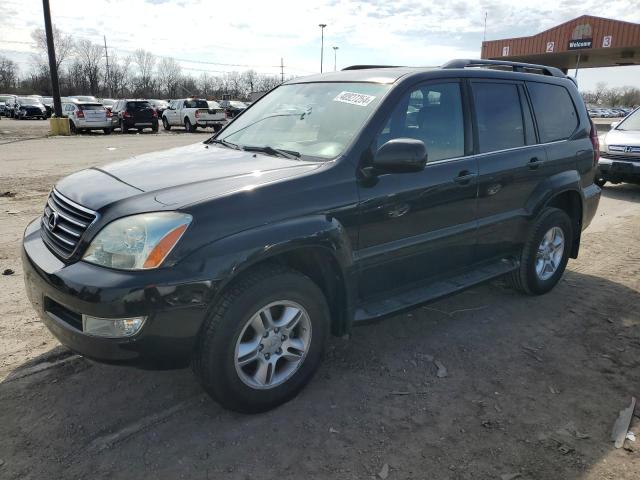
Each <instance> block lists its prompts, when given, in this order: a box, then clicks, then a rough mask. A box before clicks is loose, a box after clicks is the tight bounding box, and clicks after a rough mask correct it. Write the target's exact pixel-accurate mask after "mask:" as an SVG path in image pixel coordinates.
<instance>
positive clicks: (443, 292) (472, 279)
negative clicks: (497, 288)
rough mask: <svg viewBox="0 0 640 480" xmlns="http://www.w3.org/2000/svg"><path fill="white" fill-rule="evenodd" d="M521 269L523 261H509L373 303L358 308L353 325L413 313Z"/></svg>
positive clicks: (487, 265) (483, 267) (505, 260)
mask: <svg viewBox="0 0 640 480" xmlns="http://www.w3.org/2000/svg"><path fill="white" fill-rule="evenodd" d="M518 266H519V262H518V261H517V260H515V259H506V258H505V259H502V260H500V261H498V262H493V263H490V264H486V265H483V266H481V267H478V268H476V269H474V270H473V271H470V272H466V273H463V274H460V275H457V276H455V277H451V278H448V279H447V280H441V281H437V282H433V283H429V284H427V285H419V286H417V287H413V288H411V289H410V290H406V291H403V292H401V293H398V294H396V295H392V296H390V297H387V298H384V299H374V300H371V301H369V302H366V303H364V304H362V305H360V306H359V307H358V308H357V309H356V314H355V318H354V320H353V322H354V324H357V323H360V322H369V321H372V320H377V319H380V318H383V317H387V316H389V315H392V314H395V313H398V312H401V311H403V310H410V309H412V308H414V307H416V306H418V305H420V304H423V303H427V302H431V301H433V300H436V299H439V298H441V297H445V296H447V295H451V294H454V293H458V292H461V291H462V290H465V289H467V288H469V287H473V286H474V285H477V284H479V283H482V282H486V281H488V280H491V279H492V278H496V277H499V276H501V275H504V274H506V273H509V272H511V271H513V270H515V269H516V268H518Z"/></svg>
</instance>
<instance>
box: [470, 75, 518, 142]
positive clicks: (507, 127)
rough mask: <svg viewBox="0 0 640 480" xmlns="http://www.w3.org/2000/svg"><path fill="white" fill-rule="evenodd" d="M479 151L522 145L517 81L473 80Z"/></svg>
mask: <svg viewBox="0 0 640 480" xmlns="http://www.w3.org/2000/svg"><path fill="white" fill-rule="evenodd" d="M472 85H473V100H474V103H475V107H476V125H477V130H478V147H479V152H480V153H486V152H494V151H497V150H506V149H508V148H518V147H522V146H524V145H525V131H524V123H523V116H522V108H521V106H520V96H519V94H518V85H517V84H513V83H490V82H473V84H472Z"/></svg>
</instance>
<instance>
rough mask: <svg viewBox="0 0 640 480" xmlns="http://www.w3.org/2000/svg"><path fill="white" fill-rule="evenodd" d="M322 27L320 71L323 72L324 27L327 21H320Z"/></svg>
mask: <svg viewBox="0 0 640 480" xmlns="http://www.w3.org/2000/svg"><path fill="white" fill-rule="evenodd" d="M318 26H319V27H320V73H322V60H323V59H324V27H326V26H327V24H326V23H319V24H318Z"/></svg>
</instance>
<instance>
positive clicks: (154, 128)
mask: <svg viewBox="0 0 640 480" xmlns="http://www.w3.org/2000/svg"><path fill="white" fill-rule="evenodd" d="M151 131H152V132H153V133H158V124H157V123H154V124H153V126H152V127H151Z"/></svg>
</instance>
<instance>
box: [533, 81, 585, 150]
mask: <svg viewBox="0 0 640 480" xmlns="http://www.w3.org/2000/svg"><path fill="white" fill-rule="evenodd" d="M527 88H528V90H529V95H530V96H531V102H532V103H533V112H534V113H535V116H536V120H537V121H538V132H539V133H540V141H541V142H542V143H547V142H555V141H557V140H566V139H567V138H569V137H570V136H571V134H573V132H574V131H575V130H576V128H577V127H578V123H579V122H578V112H576V107H575V105H574V104H573V101H572V100H571V95H570V94H569V92H568V91H567V89H566V88H564V87H562V86H560V85H552V84H549V83H538V82H527Z"/></svg>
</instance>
